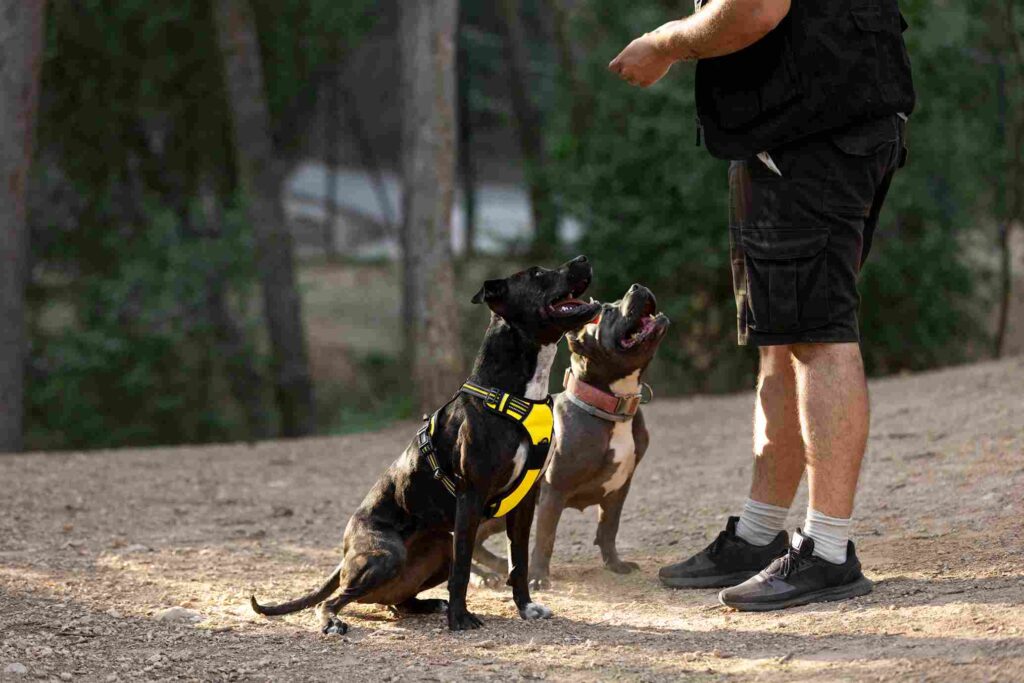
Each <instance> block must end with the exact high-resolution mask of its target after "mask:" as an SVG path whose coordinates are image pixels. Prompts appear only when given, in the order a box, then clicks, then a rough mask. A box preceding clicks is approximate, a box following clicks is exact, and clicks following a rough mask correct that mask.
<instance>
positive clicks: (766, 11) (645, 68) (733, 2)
mask: <svg viewBox="0 0 1024 683" xmlns="http://www.w3.org/2000/svg"><path fill="white" fill-rule="evenodd" d="M790 2H791V0H715V1H714V2H712V3H710V4H707V3H705V5H704V7H703V9H701V10H700V11H699V12H697V13H696V14H692V15H690V16H689V17H686V18H685V19H680V20H677V21H670V22H668V23H667V24H664V25H663V26H660V27H658V28H657V29H655V30H654V31H652V32H650V33H645V34H643V35H642V36H640V37H639V38H637V39H636V40H634V41H633V42H632V43H630V44H629V45H627V46H626V49H625V50H623V51H622V52H620V53H619V56H618V57H616V58H615V59H613V60H612V63H611V64H609V65H608V68H609V69H610V70H611V71H612V72H614V73H617V74H618V75H619V76H620V77H621V78H622V79H623V80H624V81H626V82H627V83H629V84H630V85H638V86H640V87H641V88H646V87H647V86H649V85H652V84H654V83H657V82H658V81H659V80H661V77H662V76H664V75H665V73H666V72H668V70H669V67H671V66H672V65H673V64H674V63H675V62H677V61H680V60H693V59H708V58H710V57H721V56H722V55H728V54H732V53H733V52H737V51H738V50H742V49H743V48H745V47H747V46H749V45H753V44H754V43H756V42H757V41H758V40H760V39H761V38H763V37H764V36H765V35H767V34H768V33H769V32H770V31H772V30H773V29H774V28H775V27H776V26H778V25H779V22H781V21H782V20H783V19H784V18H785V16H786V14H788V13H789V5H790Z"/></svg>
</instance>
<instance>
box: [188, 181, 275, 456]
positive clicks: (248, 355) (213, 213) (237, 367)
mask: <svg viewBox="0 0 1024 683" xmlns="http://www.w3.org/2000/svg"><path fill="white" fill-rule="evenodd" d="M200 200H201V205H202V209H203V233H204V235H205V236H206V237H207V238H209V239H213V240H220V239H223V236H224V230H223V225H224V210H223V204H222V200H221V198H220V197H219V196H218V194H217V192H216V190H215V189H214V188H213V187H211V183H209V182H208V181H207V182H205V183H203V184H202V186H201V187H200ZM227 284H228V283H227V280H226V278H225V277H224V274H223V272H222V270H221V269H220V268H214V269H213V270H212V272H209V273H208V274H207V277H206V306H207V315H209V317H210V325H211V327H212V328H213V332H214V335H215V337H216V340H217V342H216V352H217V353H218V354H219V355H220V357H221V359H222V361H223V367H224V368H225V372H226V374H227V381H228V387H229V388H230V390H231V396H232V397H233V398H234V399H235V402H236V403H238V406H239V408H241V410H242V414H243V415H244V416H245V425H246V436H247V438H248V439H249V440H259V439H269V438H270V437H271V436H273V420H272V419H271V415H269V414H268V412H267V409H266V405H265V402H264V399H265V398H266V396H265V395H264V390H263V389H264V384H263V377H261V376H260V372H259V369H258V368H257V364H256V359H255V357H254V356H255V354H254V353H253V349H252V348H251V347H250V345H249V342H248V340H247V339H246V334H245V329H244V327H243V325H242V323H240V322H239V321H238V318H237V316H236V315H235V312H234V311H233V310H232V309H231V305H230V302H229V301H228V291H227Z"/></svg>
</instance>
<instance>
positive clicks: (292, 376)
mask: <svg viewBox="0 0 1024 683" xmlns="http://www.w3.org/2000/svg"><path fill="white" fill-rule="evenodd" d="M214 12H215V21H216V25H217V38H218V44H219V46H220V51H221V59H222V61H223V63H224V75H225V84H226V87H227V99H228V106H229V108H230V110H231V118H232V124H233V126H232V127H233V132H234V143H235V158H236V163H237V165H238V176H239V183H240V186H241V189H242V192H243V194H244V197H245V201H246V211H247V215H248V218H249V222H250V224H251V225H252V228H253V235H254V237H255V243H256V260H257V270H258V274H259V278H260V284H261V286H262V290H263V308H264V315H265V316H266V320H267V327H268V330H269V333H270V347H271V354H272V359H273V373H274V390H275V396H276V400H277V405H278V408H279V409H280V412H281V433H282V434H283V435H284V436H303V435H306V434H312V433H313V432H314V431H315V429H316V413H315V405H314V401H313V384H312V381H311V380H310V376H309V361H308V359H307V354H306V337H305V332H304V330H303V327H302V303H301V300H300V299H299V293H298V287H297V286H296V281H295V264H294V260H293V259H294V257H293V254H292V237H291V234H290V232H289V231H288V227H287V226H286V225H285V221H284V210H283V207H282V206H281V180H282V176H281V173H280V172H278V171H277V169H276V165H275V158H274V150H273V145H272V140H271V136H270V113H269V111H268V109H267V99H266V93H265V92H264V84H263V70H262V65H261V63H260V52H259V43H258V41H257V36H256V25H255V20H254V18H253V15H252V8H251V7H250V6H249V3H248V1H247V0H217V2H216V3H215V11H214Z"/></svg>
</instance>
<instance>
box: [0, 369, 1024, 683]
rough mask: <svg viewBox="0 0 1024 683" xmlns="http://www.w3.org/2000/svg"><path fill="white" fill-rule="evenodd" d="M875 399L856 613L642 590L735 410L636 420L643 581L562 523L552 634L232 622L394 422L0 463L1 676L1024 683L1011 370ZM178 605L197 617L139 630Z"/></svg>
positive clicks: (719, 474)
mask: <svg viewBox="0 0 1024 683" xmlns="http://www.w3.org/2000/svg"><path fill="white" fill-rule="evenodd" d="M872 395H873V402H874V407H875V410H874V417H873V426H872V438H871V443H870V447H869V454H868V458H867V465H866V469H865V472H864V479H863V486H862V490H861V496H860V499H859V501H858V508H859V511H858V522H857V527H856V536H857V540H858V548H859V553H860V555H861V557H862V559H863V561H864V564H865V566H866V569H867V573H868V575H869V576H870V577H871V578H872V579H874V580H875V581H876V582H877V587H876V590H875V592H874V593H873V594H872V595H870V596H867V597H865V598H861V599H858V600H854V601H850V602H846V603H833V604H829V605H823V606H808V607H802V608H798V609H795V610H791V611H788V612H784V613H769V614H760V615H748V614H739V613H734V612H730V611H727V610H725V609H724V608H721V607H719V606H718V604H717V602H716V600H715V596H714V592H713V591H670V590H666V589H663V588H661V587H660V586H659V585H658V584H657V582H656V580H655V575H656V572H657V568H658V567H659V566H660V565H661V564H664V563H666V562H668V561H670V560H675V559H677V558H678V557H680V556H681V555H683V554H684V553H688V552H690V551H693V550H696V549H698V548H699V547H702V546H703V545H704V544H705V543H706V542H707V539H709V538H710V536H711V535H713V533H714V532H716V531H717V529H718V528H720V526H721V524H722V522H723V520H724V517H725V515H726V514H728V513H729V512H730V511H733V510H735V509H737V508H738V505H739V503H740V502H741V501H742V499H743V496H744V493H745V487H746V484H747V478H748V476H749V466H750V462H749V456H748V453H749V435H748V433H747V431H748V430H747V425H748V424H749V419H750V418H749V407H750V402H751V399H750V397H749V396H732V397H721V398H705V397H701V398H694V399H689V400H682V401H668V400H665V401H660V402H656V403H655V404H653V405H652V406H649V408H650V409H649V410H648V411H647V413H648V419H649V422H650V425H651V433H652V437H653V443H652V446H651V450H650V452H649V454H648V456H647V458H646V459H645V461H644V462H643V464H642V465H641V467H640V470H639V472H638V473H637V479H636V481H635V482H634V485H633V492H632V494H631V497H630V500H629V501H628V503H627V505H626V511H625V518H624V521H623V524H622V529H621V532H620V536H619V539H620V541H619V546H620V550H621V551H622V554H623V556H624V557H625V558H627V559H631V560H635V561H638V562H640V564H641V566H642V571H641V572H640V573H637V574H634V575H630V576H628V577H619V576H614V575H611V574H609V573H607V572H605V571H604V570H603V569H602V568H601V566H600V561H599V558H598V553H597V549H596V548H594V547H593V546H592V545H591V541H592V538H593V533H594V528H595V523H594V511H593V510H591V511H588V512H587V513H585V514H580V513H576V512H572V511H569V512H567V513H566V515H565V516H564V517H563V521H562V525H561V528H560V534H559V540H558V546H557V548H556V554H555V561H554V565H553V571H554V579H555V581H556V585H555V587H554V589H553V590H552V591H549V592H546V593H543V594H540V595H539V596H538V597H539V598H540V599H541V601H543V602H544V603H546V604H547V605H548V606H550V607H552V608H553V609H554V610H555V614H556V617H555V618H554V619H552V620H550V621H546V622H541V623H526V622H522V621H520V620H519V619H518V618H515V612H514V609H513V608H512V605H511V601H510V599H509V595H508V594H507V592H505V591H500V592H495V591H491V590H488V589H475V590H473V592H472V594H471V596H470V607H471V609H473V610H474V611H475V612H476V613H478V614H480V615H481V616H482V617H483V618H484V619H485V621H486V623H487V628H485V629H483V630H480V631H476V632H470V633H464V634H450V633H448V632H447V631H446V630H445V629H444V628H443V619H442V618H441V617H440V616H432V617H418V618H408V619H402V620H399V619H396V618H394V617H392V616H391V615H390V614H389V613H388V612H386V611H385V610H383V609H377V608H372V607H368V606H356V607H355V608H353V609H351V610H348V611H347V612H346V614H347V615H348V619H347V620H348V621H349V623H350V625H351V626H352V630H351V632H350V634H349V635H348V636H347V637H345V638H340V639H339V638H327V637H324V636H321V635H319V634H318V633H317V632H316V630H315V623H314V618H313V615H312V614H310V613H305V614H300V615H295V616H292V617H287V618H284V619H278V620H266V619H263V618H258V617H255V616H254V615H253V614H251V612H250V611H249V609H248V607H247V606H246V603H245V600H246V597H247V596H248V595H249V593H250V592H251V591H253V590H255V589H258V591H259V593H260V595H262V596H265V597H267V598H269V599H272V598H280V597H284V596H292V595H294V594H297V593H299V592H304V591H306V590H307V589H308V588H310V587H312V585H313V584H314V583H316V582H318V581H320V579H321V578H322V577H323V576H324V575H325V574H326V572H327V571H329V569H330V568H331V567H332V566H333V564H334V563H335V562H336V545H337V543H338V541H339V540H340V539H339V537H340V530H341V528H342V526H343V525H344V523H345V521H346V520H347V518H348V515H349V514H350V513H351V512H352V510H353V509H354V507H355V505H356V504H357V503H358V501H359V500H360V499H361V498H362V496H363V494H364V493H365V491H366V490H367V488H368V487H369V485H370V484H371V483H372V481H373V479H374V478H375V476H376V474H377V473H378V472H379V471H380V470H381V469H382V468H383V467H384V466H385V465H386V463H388V462H390V460H392V459H393V458H394V457H395V456H396V455H397V454H398V452H399V450H400V449H401V447H402V446H403V445H404V443H405V441H406V440H407V439H408V438H409V437H410V436H411V434H412V432H413V428H414V426H413V425H411V424H405V425H401V426H399V427H396V428H394V429H390V430H387V431H383V432H379V433H375V434H366V435H354V436H350V437H344V438H337V439H319V440H309V441H301V442H289V443H266V444H259V445H255V446H251V447H250V446H245V445H237V446H224V447H210V448H174V449H155V450H145V451H117V452H106V453H91V454H53V455H33V456H15V457H4V458H0V679H2V680H4V681H7V680H26V679H33V678H42V679H47V678H58V677H60V676H61V675H62V674H64V675H65V676H64V677H65V678H67V677H71V678H75V679H83V680H121V679H136V680H157V679H186V680H221V679H223V680H283V679H291V680H340V681H361V680H367V681H382V680H441V681H448V680H452V681H455V680H460V681H461V680H483V679H488V680H490V679H501V680H518V679H521V678H544V679H548V680H570V681H576V680H578V681H591V680H595V679H616V680H619V679H624V680H644V681H648V680H678V679H679V678H681V677H684V676H689V677H692V678H694V679H697V680H705V679H707V680H718V679H742V680H746V679H753V680H766V681H774V680H780V681H783V680H784V681H793V680H812V679H813V680H821V679H827V680H837V679H841V680H845V679H850V680H870V679H892V678H912V679H915V680H950V681H967V680H978V681H981V680H985V681H988V680H1022V679H1024V610H1022V603H1024V570H1022V569H1021V567H1022V566H1024V564H1022V561H1024V557H1022V550H1024V538H1022V532H1021V523H1020V518H1021V513H1022V512H1024V359H1015V360H1010V361H1006V362H1002V363H998V364H984V365H978V366H973V367H965V368H958V369H953V370H948V371H944V372H938V373H931V374H925V375H920V376H913V377H900V378H892V379H886V380H881V381H877V382H874V383H873V385H872ZM800 502H801V503H802V498H801V501H800ZM798 518H799V515H798V514H797V513H794V515H793V517H792V518H791V524H792V525H796V524H797V523H798ZM433 592H434V593H436V594H438V595H443V592H442V591H439V590H435V591H433ZM177 605H180V606H183V607H185V608H187V609H190V610H194V611H195V612H197V613H198V614H199V615H200V616H201V618H202V621H200V622H198V623H190V622H174V621H162V620H160V619H158V618H157V616H156V615H157V614H158V613H159V612H160V611H161V610H163V609H165V608H167V607H171V606H177ZM17 665H21V666H23V667H24V668H25V673H23V674H18V673H16V672H15V670H20V667H18V666H17Z"/></svg>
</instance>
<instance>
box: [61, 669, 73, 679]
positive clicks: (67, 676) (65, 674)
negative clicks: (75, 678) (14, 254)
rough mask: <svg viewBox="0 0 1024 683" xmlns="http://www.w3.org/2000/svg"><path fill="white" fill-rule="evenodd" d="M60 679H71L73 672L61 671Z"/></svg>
mask: <svg viewBox="0 0 1024 683" xmlns="http://www.w3.org/2000/svg"><path fill="white" fill-rule="evenodd" d="M60 680H62V681H70V680H71V672H70V671H61V672H60Z"/></svg>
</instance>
